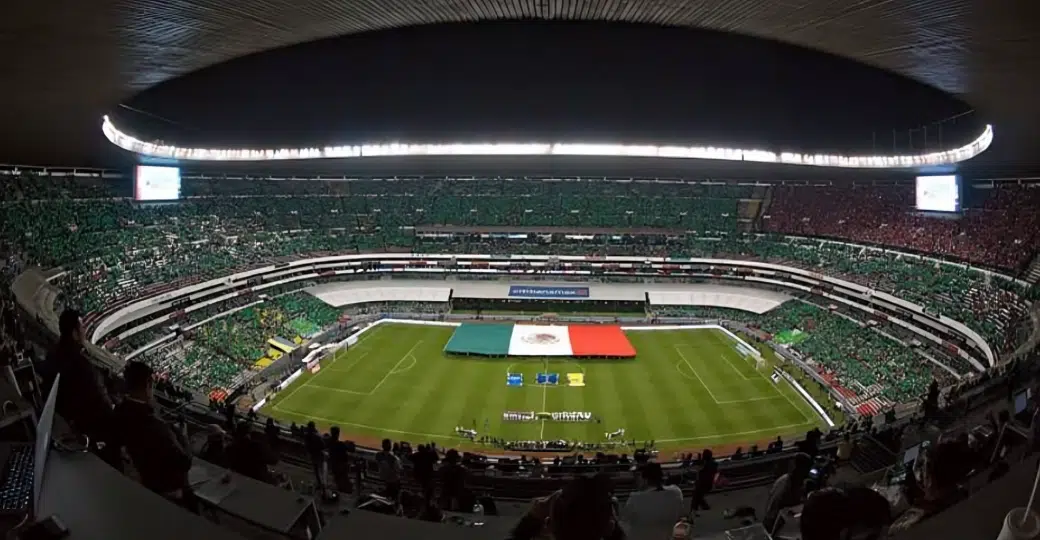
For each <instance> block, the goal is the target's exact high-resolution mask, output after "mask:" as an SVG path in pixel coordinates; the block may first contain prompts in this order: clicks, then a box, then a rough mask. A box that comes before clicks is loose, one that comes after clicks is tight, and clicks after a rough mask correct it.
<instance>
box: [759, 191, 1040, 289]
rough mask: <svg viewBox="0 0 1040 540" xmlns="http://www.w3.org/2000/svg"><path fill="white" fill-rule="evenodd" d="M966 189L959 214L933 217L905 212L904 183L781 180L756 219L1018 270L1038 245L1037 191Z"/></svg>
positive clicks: (791, 230)
mask: <svg viewBox="0 0 1040 540" xmlns="http://www.w3.org/2000/svg"><path fill="white" fill-rule="evenodd" d="M969 195H970V198H974V199H975V200H974V201H969V203H970V204H971V207H970V208H967V209H966V210H965V212H964V216H963V217H962V218H961V219H936V218H935V217H930V216H922V215H919V214H918V213H916V212H914V211H913V210H914V208H913V205H914V198H915V194H914V188H913V186H911V185H898V186H856V187H815V186H783V187H778V188H776V189H775V190H774V191H773V200H772V204H771V205H770V206H769V208H768V210H767V216H768V219H764V220H763V222H764V224H765V227H764V228H765V229H766V230H768V231H774V232H781V233H787V234H798V235H805V236H826V237H832V238H842V239H846V240H853V241H856V242H868V243H873V244H880V245H886V246H894V247H900V248H908V249H912V250H917V251H922V252H926V253H936V254H941V255H947V256H950V257H953V258H956V259H961V260H965V261H969V262H972V263H976V264H982V265H986V266H991V267H997V268H1005V269H1009V270H1013V271H1017V270H1020V269H1021V268H1022V266H1023V265H1024V264H1027V263H1028V262H1029V261H1030V260H1031V259H1032V257H1033V255H1034V254H1035V253H1036V251H1037V249H1038V248H1040V211H1038V207H1040V189H1032V188H1029V187H1026V186H1014V185H1009V186H1000V187H999V188H996V189H989V190H981V189H976V190H973V191H971V192H970V194H969ZM839 201H840V202H839Z"/></svg>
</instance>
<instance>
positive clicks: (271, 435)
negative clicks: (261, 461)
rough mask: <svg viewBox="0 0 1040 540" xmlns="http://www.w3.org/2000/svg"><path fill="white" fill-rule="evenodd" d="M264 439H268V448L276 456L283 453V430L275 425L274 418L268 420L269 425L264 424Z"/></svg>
mask: <svg viewBox="0 0 1040 540" xmlns="http://www.w3.org/2000/svg"><path fill="white" fill-rule="evenodd" d="M264 437H266V438H267V446H268V447H270V448H271V451H272V452H274V453H275V454H278V453H279V452H281V444H282V440H281V439H282V429H281V428H280V427H278V424H275V423H274V418H268V419H267V423H266V424H264Z"/></svg>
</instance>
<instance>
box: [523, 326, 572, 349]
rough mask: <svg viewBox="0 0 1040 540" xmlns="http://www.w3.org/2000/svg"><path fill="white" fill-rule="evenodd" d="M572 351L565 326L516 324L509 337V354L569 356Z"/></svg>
mask: <svg viewBox="0 0 1040 540" xmlns="http://www.w3.org/2000/svg"><path fill="white" fill-rule="evenodd" d="M573 352H574V351H573V350H572V349H571V336H570V332H568V331H567V327H566V326H536V325H526V324H517V325H514V326H513V335H512V336H511V337H510V338H509V356H571V355H572V354H573Z"/></svg>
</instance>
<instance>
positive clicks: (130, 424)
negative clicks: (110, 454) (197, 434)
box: [114, 362, 196, 511]
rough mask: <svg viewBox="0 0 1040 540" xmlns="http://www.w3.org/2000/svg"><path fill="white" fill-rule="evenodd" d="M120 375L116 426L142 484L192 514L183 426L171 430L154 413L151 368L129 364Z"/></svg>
mask: <svg viewBox="0 0 1040 540" xmlns="http://www.w3.org/2000/svg"><path fill="white" fill-rule="evenodd" d="M123 376H124V378H125V379H126V392H127V395H126V399H124V400H123V402H122V403H120V404H119V405H118V406H117V407H116V408H115V411H114V414H115V425H116V429H117V432H118V434H119V440H120V441H121V443H122V445H123V446H125V447H126V450H127V453H129V454H130V459H131V460H132V461H133V464H134V468H135V469H136V470H137V474H138V475H139V476H140V477H141V483H142V484H144V486H145V487H147V488H148V489H150V490H152V491H154V492H156V493H159V494H161V495H163V496H164V497H167V498H169V499H172V500H174V501H177V502H178V503H180V504H182V505H184V506H185V507H187V508H189V509H191V510H193V511H195V510H196V508H195V500H194V496H193V495H192V493H191V490H190V488H189V485H188V471H189V470H190V469H191V450H190V447H189V445H188V437H187V433H186V432H185V429H184V426H183V424H182V425H181V426H179V428H178V429H176V430H174V429H172V428H171V427H170V426H169V425H168V424H167V423H166V422H163V421H162V420H161V419H160V418H159V415H158V414H157V413H156V410H155V406H154V405H153V403H154V401H153V400H154V396H153V395H152V388H153V386H152V385H153V380H152V368H151V367H149V366H148V365H147V364H144V363H142V362H130V363H128V364H127V365H126V370H125V371H124V375H123Z"/></svg>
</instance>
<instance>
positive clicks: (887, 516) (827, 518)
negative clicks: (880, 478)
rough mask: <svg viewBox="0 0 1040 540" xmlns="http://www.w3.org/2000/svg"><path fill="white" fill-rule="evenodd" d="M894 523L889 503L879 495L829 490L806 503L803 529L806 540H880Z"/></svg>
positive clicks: (858, 489) (858, 490)
mask: <svg viewBox="0 0 1040 540" xmlns="http://www.w3.org/2000/svg"><path fill="white" fill-rule="evenodd" d="M891 523H892V509H891V508H890V507H889V504H888V500H886V499H885V498H884V497H883V496H881V495H880V494H879V493H877V492H876V491H874V490H872V489H869V488H864V487H856V488H851V489H849V490H847V491H842V490H840V489H833V488H825V489H821V490H820V491H817V492H815V493H813V494H812V495H810V496H809V498H808V499H807V500H806V501H805V506H804V507H803V509H802V517H801V524H800V528H801V533H802V540H843V539H852V538H855V539H857V540H876V539H880V538H885V537H886V536H887V529H888V527H889V525H891Z"/></svg>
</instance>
